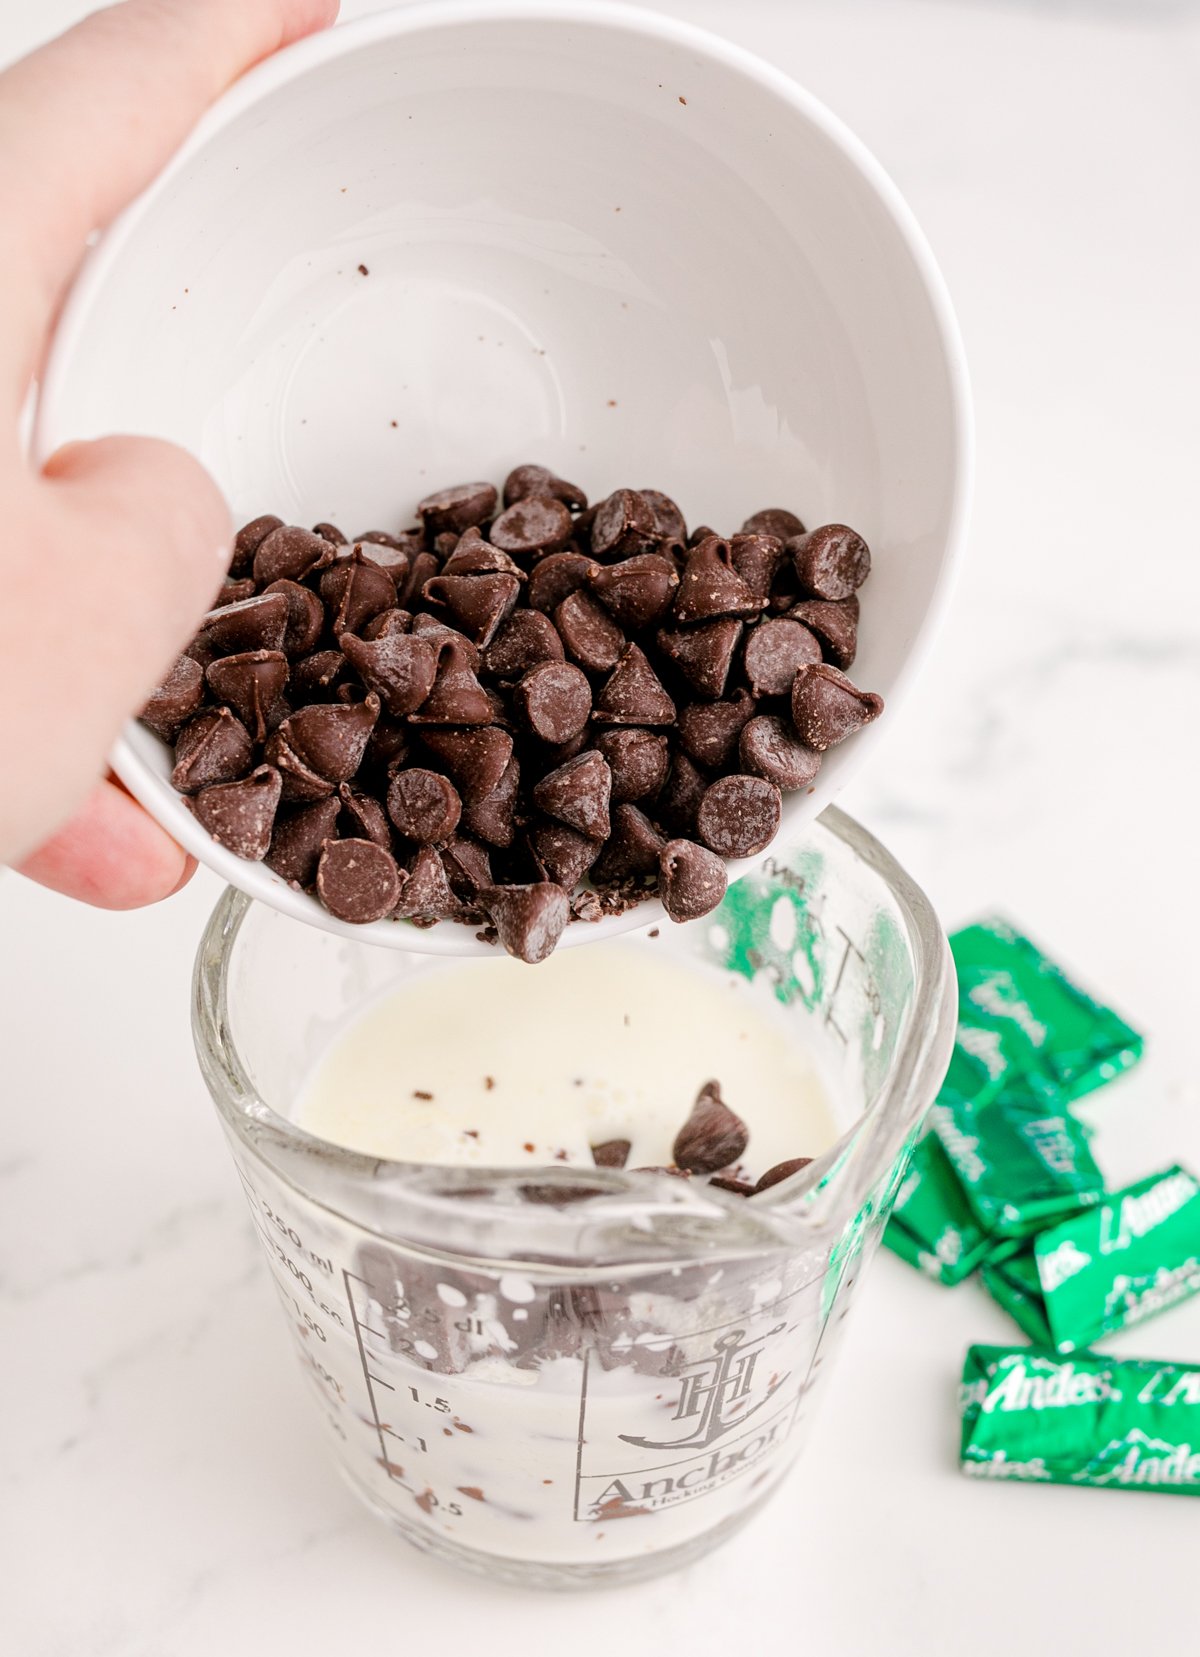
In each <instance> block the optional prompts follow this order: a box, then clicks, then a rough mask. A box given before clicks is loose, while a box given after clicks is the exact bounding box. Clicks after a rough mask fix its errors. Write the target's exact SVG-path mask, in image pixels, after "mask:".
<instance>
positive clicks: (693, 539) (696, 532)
mask: <svg viewBox="0 0 1200 1657" xmlns="http://www.w3.org/2000/svg"><path fill="white" fill-rule="evenodd" d="M714 537H715V538H716V539H717V540H718V541H719V540H720V539H721V537H720V536H719V535H718V534H717V532H716V530H715V529H710V528H709V526H708V525H707V524H697V525H696V527H695V529H693V530H692V532H691V534H690V535H689V536H688V538H687V545H688V551H689V552H690V551H691V549H692V548H693V547H698V546H701V545H702V544H703V543H704V542H705V541H710V540H712V539H713V538H714Z"/></svg>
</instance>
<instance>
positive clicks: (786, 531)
mask: <svg viewBox="0 0 1200 1657" xmlns="http://www.w3.org/2000/svg"><path fill="white" fill-rule="evenodd" d="M742 534H743V535H774V536H776V537H777V538H778V539H779V540H780V541H786V540H788V539H789V537H791V536H793V535H803V534H804V525H803V524H802V523H801V522H800V520H799V518H798V517H797V516H796V514H795V513H794V512H789V511H788V510H787V508H786V507H785V506H767V507H764V508H763V510H762V511H761V512H752V513H751V515H750V516H749V517H748V518H747V519H746V521H745V523H744V524H743V525H742Z"/></svg>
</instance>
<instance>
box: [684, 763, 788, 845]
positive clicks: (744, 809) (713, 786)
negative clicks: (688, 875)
mask: <svg viewBox="0 0 1200 1657" xmlns="http://www.w3.org/2000/svg"><path fill="white" fill-rule="evenodd" d="M782 809H783V801H782V800H781V798H780V794H779V789H778V788H777V787H776V786H775V784H774V783H773V782H768V781H767V780H766V778H765V777H751V776H747V775H745V774H744V773H741V772H735V773H734V774H733V775H732V776H728V777H718V778H717V780H716V782H714V783H710V785H709V787H708V788H707V789H706V790H705V793H704V798H703V799H702V800H701V802H700V809H699V811H698V812H697V813H696V829H697V832H698V833H699V835H700V838H701V840H702V841H703V842H704V844H705V845H706V846H707V847H708V849H709V850H710V851H714V852H716V853H717V855H718V856H720V857H753V856H754V855H755V854H756V853H757V852H760V851H763V850H764V849H765V848H766V847H767V846H769V845H770V843H771V841H772V840H773V839H774V838H775V836H776V834H778V832H779V821H780V815H781V812H782Z"/></svg>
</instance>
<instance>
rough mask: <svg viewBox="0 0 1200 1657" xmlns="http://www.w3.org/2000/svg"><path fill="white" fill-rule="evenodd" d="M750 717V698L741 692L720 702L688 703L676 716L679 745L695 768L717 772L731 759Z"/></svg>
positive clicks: (752, 704)
mask: <svg viewBox="0 0 1200 1657" xmlns="http://www.w3.org/2000/svg"><path fill="white" fill-rule="evenodd" d="M753 717H754V698H753V697H752V696H751V695H749V693H748V692H747V691H744V690H741V689H739V690H736V691H734V693H733V695H732V696H731V697H727V698H726V699H725V700H724V701H722V702H690V703H689V704H688V706H687V707H686V708H684V709H683V710H682V711H681V713H680V715H679V721H678V729H679V746H680V747H681V748H682V749H683V751H684V753H685V754H687V756H688V758H689V759H694V760H695V761H696V763H697V764H698V765H707V766H709V767H710V769H712V770H714V771H720V770H722V769H723V768H724V767H725V766H727V765H728V764H729V762H730V760H731V759H732V758H733V755H734V753H735V752H736V751H737V741H738V738H739V737H740V736H741V734H742V730H743V727H744V726H746V725H748V724H749V722H750V720H751V719H752V718H753Z"/></svg>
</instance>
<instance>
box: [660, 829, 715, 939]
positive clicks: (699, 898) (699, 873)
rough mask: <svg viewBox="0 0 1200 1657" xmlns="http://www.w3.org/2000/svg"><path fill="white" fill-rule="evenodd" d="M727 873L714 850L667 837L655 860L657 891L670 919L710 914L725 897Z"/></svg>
mask: <svg viewBox="0 0 1200 1657" xmlns="http://www.w3.org/2000/svg"><path fill="white" fill-rule="evenodd" d="M727 885H728V876H727V875H726V873H725V865H724V863H722V861H721V859H720V858H719V857H717V856H716V854H715V853H713V852H710V851H709V850H708V849H707V847H705V846H698V845H697V844H696V842H695V841H694V840H668V841H667V843H666V845H665V846H664V847H663V849H662V854H661V856H660V857H659V862H658V893H659V896H660V897H661V899H662V906H663V908H664V909H665V910H666V912H667V914H668V915H669V916H670V917H671V919H672V920H673V921H695V920H699V919H700V917H701V915H707V914H710V913H711V911H712V910H714V909H715V908H716V907H717V905H718V904H719V903H720V901H721V899H722V898H723V897H724V896H725V889H726V886H727Z"/></svg>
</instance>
